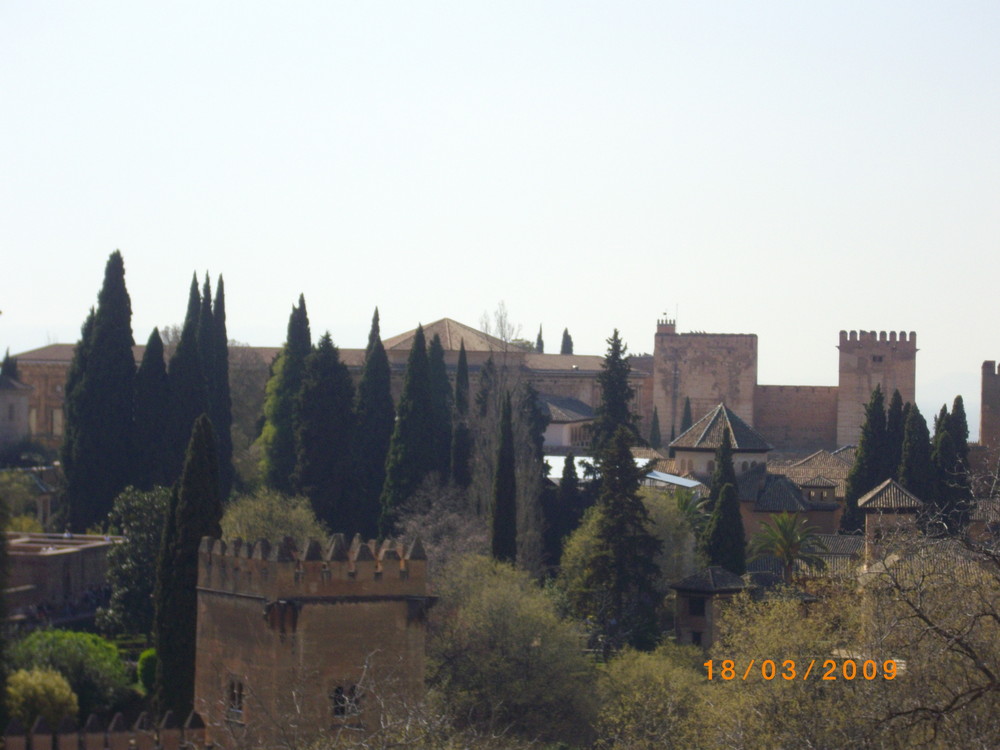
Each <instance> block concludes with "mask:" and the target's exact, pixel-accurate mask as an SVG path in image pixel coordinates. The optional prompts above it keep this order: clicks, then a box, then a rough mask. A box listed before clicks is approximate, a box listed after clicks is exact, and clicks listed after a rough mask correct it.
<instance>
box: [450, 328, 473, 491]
mask: <svg viewBox="0 0 1000 750" xmlns="http://www.w3.org/2000/svg"><path fill="white" fill-rule="evenodd" d="M454 419H455V421H454V426H453V427H452V433H451V479H452V481H453V482H454V483H455V484H456V485H457V486H458V487H461V488H462V489H466V488H468V486H469V485H470V484H472V468H471V466H470V462H471V460H472V431H471V430H470V429H469V361H468V358H467V357H466V354H465V341H464V340H463V341H462V344H461V346H460V348H459V350H458V369H457V371H456V372H455V415H454Z"/></svg>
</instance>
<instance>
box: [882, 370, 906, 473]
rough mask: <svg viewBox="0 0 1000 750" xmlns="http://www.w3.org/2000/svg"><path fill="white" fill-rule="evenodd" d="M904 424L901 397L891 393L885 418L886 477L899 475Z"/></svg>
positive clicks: (895, 392) (896, 393)
mask: <svg viewBox="0 0 1000 750" xmlns="http://www.w3.org/2000/svg"><path fill="white" fill-rule="evenodd" d="M905 430H906V424H905V422H904V421H903V397H902V396H900V395H899V390H898V389H897V390H894V391H893V392H892V398H890V399H889V410H888V412H887V413H886V418H885V450H886V472H887V476H888V477H894V476H896V475H897V474H898V473H899V462H900V461H901V460H902V458H903V439H904V434H903V433H904V432H905Z"/></svg>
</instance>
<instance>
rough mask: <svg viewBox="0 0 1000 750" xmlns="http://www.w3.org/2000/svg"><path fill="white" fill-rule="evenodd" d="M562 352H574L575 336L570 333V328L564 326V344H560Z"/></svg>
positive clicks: (560, 351)
mask: <svg viewBox="0 0 1000 750" xmlns="http://www.w3.org/2000/svg"><path fill="white" fill-rule="evenodd" d="M559 353H560V354H572V353H573V337H572V336H570V335H569V329H568V328H563V335H562V344H561V345H560V346H559Z"/></svg>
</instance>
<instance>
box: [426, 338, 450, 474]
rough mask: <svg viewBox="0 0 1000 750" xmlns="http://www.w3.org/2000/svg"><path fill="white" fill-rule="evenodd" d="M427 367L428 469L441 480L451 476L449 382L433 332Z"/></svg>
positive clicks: (438, 342)
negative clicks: (430, 456)
mask: <svg viewBox="0 0 1000 750" xmlns="http://www.w3.org/2000/svg"><path fill="white" fill-rule="evenodd" d="M427 367H428V372H429V376H430V387H431V410H430V415H431V424H430V433H429V435H428V438H429V439H430V441H431V443H432V446H433V449H434V457H433V461H432V464H431V469H432V470H433V471H436V472H437V473H438V476H439V477H440V480H441V481H442V482H447V481H448V479H449V477H450V476H451V412H452V395H451V383H449V382H448V371H447V369H446V368H445V364H444V347H443V346H442V345H441V337H440V336H438V335H437V334H436V333H435V334H434V338H432V339H431V344H430V347H428V349H427Z"/></svg>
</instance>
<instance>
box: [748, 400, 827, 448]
mask: <svg viewBox="0 0 1000 750" xmlns="http://www.w3.org/2000/svg"><path fill="white" fill-rule="evenodd" d="M753 408H754V414H753V426H754V429H755V430H757V432H759V433H760V434H761V435H763V436H764V438H765V439H766V440H767V441H768V442H769V443H771V445H773V446H774V447H775V448H776V449H778V450H797V451H817V450H820V449H822V448H825V449H827V450H834V449H836V448H837V447H838V446H837V387H836V386H822V385H758V386H757V391H756V393H755V395H754V404H753Z"/></svg>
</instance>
